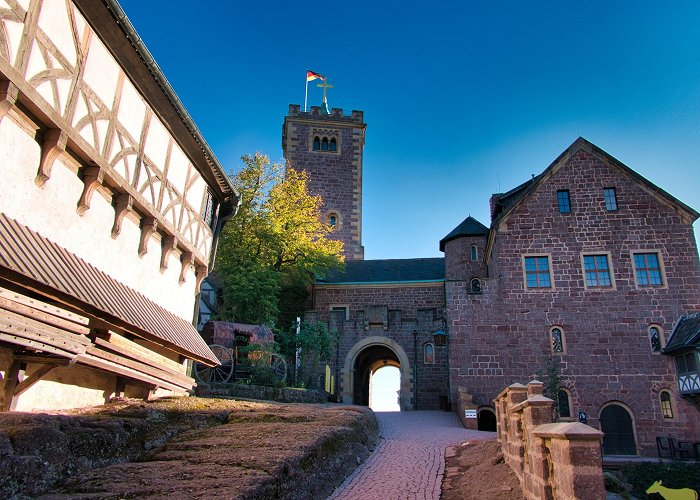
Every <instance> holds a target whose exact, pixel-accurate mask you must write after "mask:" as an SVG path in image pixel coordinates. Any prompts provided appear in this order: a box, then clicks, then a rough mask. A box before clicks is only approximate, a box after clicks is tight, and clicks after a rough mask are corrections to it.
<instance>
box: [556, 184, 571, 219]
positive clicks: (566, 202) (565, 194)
mask: <svg viewBox="0 0 700 500" xmlns="http://www.w3.org/2000/svg"><path fill="white" fill-rule="evenodd" d="M557 202H558V203H559V213H562V214H568V213H571V199H570V198H569V190H568V189H562V190H560V191H557Z"/></svg>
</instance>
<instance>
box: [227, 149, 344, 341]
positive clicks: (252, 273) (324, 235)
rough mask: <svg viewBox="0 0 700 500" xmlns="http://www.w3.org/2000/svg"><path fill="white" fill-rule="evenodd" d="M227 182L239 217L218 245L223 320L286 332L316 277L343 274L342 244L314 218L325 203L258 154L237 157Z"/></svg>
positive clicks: (294, 175)
mask: <svg viewBox="0 0 700 500" xmlns="http://www.w3.org/2000/svg"><path fill="white" fill-rule="evenodd" d="M242 160H243V169H242V170H241V171H240V172H238V173H237V174H236V175H233V176H232V180H233V183H234V185H235V186H236V188H237V189H238V192H239V194H240V198H241V204H240V207H239V209H238V213H237V214H236V216H235V217H233V218H232V219H231V220H230V221H229V222H228V223H227V224H226V226H225V228H224V231H223V232H222V234H221V238H220V240H219V253H218V256H217V264H216V270H217V272H218V273H219V275H220V276H221V279H222V281H223V300H224V309H223V313H222V314H221V316H222V317H223V319H228V320H235V321H238V322H242V323H253V324H267V325H271V326H275V325H276V326H279V327H280V328H286V327H288V326H289V322H290V321H291V319H292V318H293V317H294V316H297V315H301V314H302V313H303V303H304V301H305V299H306V296H307V292H306V289H307V287H308V286H309V285H310V284H311V283H312V280H313V278H314V276H315V275H323V274H325V273H326V272H327V271H328V270H329V269H332V268H337V267H340V266H342V262H343V257H342V255H341V254H342V251H343V244H342V242H339V241H336V240H331V239H328V236H329V234H330V233H331V231H332V230H333V228H332V227H331V226H330V225H328V224H326V223H324V222H323V221H322V220H321V217H320V209H321V206H322V204H323V200H322V199H321V197H320V196H312V195H310V194H309V192H308V190H307V174H306V172H297V171H296V170H294V169H291V168H290V169H285V166H284V164H282V163H273V162H271V161H270V158H269V157H268V156H266V155H264V154H262V153H255V154H254V155H245V156H243V157H242Z"/></svg>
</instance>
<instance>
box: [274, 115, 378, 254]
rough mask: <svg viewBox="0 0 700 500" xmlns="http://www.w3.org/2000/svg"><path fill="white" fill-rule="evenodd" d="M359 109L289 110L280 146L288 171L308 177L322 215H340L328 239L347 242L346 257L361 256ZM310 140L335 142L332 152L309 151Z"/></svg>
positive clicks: (361, 126)
mask: <svg viewBox="0 0 700 500" xmlns="http://www.w3.org/2000/svg"><path fill="white" fill-rule="evenodd" d="M365 126H366V125H365V123H364V122H363V121H362V111H353V112H352V114H351V115H347V116H346V115H344V114H343V110H342V109H337V108H333V109H332V110H331V113H330V114H325V113H323V112H322V110H321V108H320V107H317V106H312V107H311V110H310V111H309V112H302V111H300V109H299V105H298V104H292V105H290V106H289V115H288V116H287V117H285V120H284V128H283V137H282V147H283V149H284V157H285V159H286V160H287V162H288V165H289V166H290V167H291V168H294V169H295V170H299V171H302V170H304V171H306V172H308V173H309V180H308V190H309V192H310V193H312V194H314V195H320V196H321V197H322V198H323V202H324V203H323V208H322V217H323V219H324V222H328V216H329V215H330V214H331V213H333V214H335V215H337V216H338V220H337V224H336V227H335V231H334V232H333V234H332V236H331V237H332V238H334V239H338V240H341V241H342V242H343V243H345V257H346V258H347V259H362V258H364V248H363V247H362V153H363V148H364V144H365ZM314 137H328V138H334V139H336V143H337V149H336V150H335V151H330V150H326V151H320V150H314V149H313V140H314Z"/></svg>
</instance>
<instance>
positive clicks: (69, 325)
mask: <svg viewBox="0 0 700 500" xmlns="http://www.w3.org/2000/svg"><path fill="white" fill-rule="evenodd" d="M0 309H2V310H5V311H10V312H13V313H16V314H19V315H21V316H25V317H27V318H31V319H33V320H36V321H39V322H41V323H46V324H47V325H51V326H54V327H56V328H60V329H62V330H68V331H69V332H72V333H75V334H78V335H87V334H89V333H90V329H89V328H86V327H84V326H81V325H78V324H76V323H73V322H72V321H69V320H66V319H62V318H60V317H58V316H54V315H52V314H49V313H45V312H43V311H40V310H38V309H34V308H33V307H30V306H25V305H24V304H20V303H19V302H14V301H12V300H9V299H6V298H5V297H2V296H0Z"/></svg>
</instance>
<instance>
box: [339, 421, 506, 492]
mask: <svg viewBox="0 0 700 500" xmlns="http://www.w3.org/2000/svg"><path fill="white" fill-rule="evenodd" d="M377 420H379V435H380V442H379V444H378V446H377V448H376V449H375V450H374V453H372V455H370V457H369V458H368V459H367V460H366V461H365V463H363V464H362V465H360V466H359V467H358V468H357V469H356V470H355V472H353V473H352V474H351V475H350V476H348V478H347V479H346V480H345V482H343V484H341V485H340V486H338V488H336V490H335V491H334V492H333V494H332V495H331V496H330V497H328V498H329V500H331V499H332V500H350V499H352V500H355V499H362V500H371V499H382V500H392V499H397V500H399V499H400V500H408V499H435V500H438V499H439V498H440V488H441V485H442V475H443V472H444V469H445V449H446V448H447V447H448V446H452V445H455V444H459V443H463V442H464V441H469V440H473V439H495V436H496V434H495V433H492V432H479V431H469V430H467V429H465V428H463V427H462V425H461V424H460V423H459V421H458V420H457V415H455V414H454V413H448V412H440V411H406V412H385V413H381V412H378V413H377Z"/></svg>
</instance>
